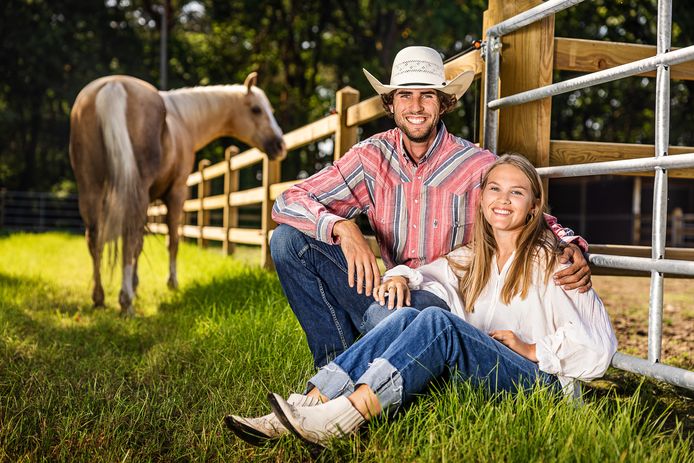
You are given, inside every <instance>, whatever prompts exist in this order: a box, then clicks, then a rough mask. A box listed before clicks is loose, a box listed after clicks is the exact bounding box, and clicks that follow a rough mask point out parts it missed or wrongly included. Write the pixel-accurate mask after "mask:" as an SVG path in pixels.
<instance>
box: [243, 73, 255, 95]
mask: <svg viewBox="0 0 694 463" xmlns="http://www.w3.org/2000/svg"><path fill="white" fill-rule="evenodd" d="M257 81H258V73H257V72H255V71H253V72H251V73H250V74H248V77H246V80H245V81H244V82H243V85H245V86H246V88H247V89H248V93H251V87H252V86H254V85H255V83H256V82H257Z"/></svg>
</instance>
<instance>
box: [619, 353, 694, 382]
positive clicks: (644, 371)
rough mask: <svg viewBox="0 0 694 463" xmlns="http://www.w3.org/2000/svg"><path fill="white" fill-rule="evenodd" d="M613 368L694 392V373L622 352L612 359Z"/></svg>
mask: <svg viewBox="0 0 694 463" xmlns="http://www.w3.org/2000/svg"><path fill="white" fill-rule="evenodd" d="M612 366H613V367H615V368H619V369H620V370H625V371H630V372H632V373H636V374H639V375H645V376H649V377H651V378H655V379H659V380H661V381H666V382H668V383H670V384H675V385H677V386H680V387H684V388H687V389H689V390H694V371H688V370H684V369H682V368H677V367H673V366H670V365H663V364H662V363H652V362H649V361H648V360H644V359H640V358H638V357H632V356H631V355H626V354H622V353H621V352H617V353H616V354H614V357H612Z"/></svg>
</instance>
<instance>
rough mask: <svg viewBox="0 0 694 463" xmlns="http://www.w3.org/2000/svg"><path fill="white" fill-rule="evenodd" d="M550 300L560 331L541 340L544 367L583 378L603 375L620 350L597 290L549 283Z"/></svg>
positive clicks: (539, 356)
mask: <svg viewBox="0 0 694 463" xmlns="http://www.w3.org/2000/svg"><path fill="white" fill-rule="evenodd" d="M546 302H547V304H548V307H547V308H548V309H549V310H551V311H552V319H553V322H554V327H555V328H556V331H554V333H553V334H550V335H547V336H545V337H543V338H541V339H540V340H538V341H537V345H536V355H537V359H538V363H539V365H538V366H539V368H540V370H542V371H545V372H547V373H550V374H556V375H560V376H565V377H569V378H576V379H580V380H583V381H590V380H591V379H594V378H599V377H600V376H602V375H603V374H604V373H605V371H606V370H607V368H608V367H609V366H610V362H611V361H612V356H613V355H614V353H615V352H616V351H617V339H616V337H615V334H614V330H613V329H612V324H611V323H610V319H609V317H608V315H607V311H606V310H605V307H604V305H603V303H602V301H601V300H600V298H599V297H598V295H597V293H596V292H595V291H594V290H592V289H591V290H590V291H588V292H585V293H579V292H578V291H577V290H572V291H566V290H564V289H563V288H562V287H561V286H559V285H554V284H552V283H549V285H548V300H547V301H546Z"/></svg>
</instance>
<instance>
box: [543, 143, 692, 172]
mask: <svg viewBox="0 0 694 463" xmlns="http://www.w3.org/2000/svg"><path fill="white" fill-rule="evenodd" d="M654 152H655V147H654V146H653V145H636V144H629V143H605V142H591V141H565V140H552V142H551V143H550V157H549V165H550V166H567V165H573V164H588V163H591V162H604V161H619V160H624V159H639V158H648V157H653V153H654ZM668 152H669V155H671V156H676V155H677V154H685V153H693V152H694V147H692V146H670V147H669V148H668ZM615 175H628V176H638V177H651V176H653V175H654V173H653V172H652V171H651V172H634V173H623V174H615ZM668 177H669V178H694V169H670V170H668Z"/></svg>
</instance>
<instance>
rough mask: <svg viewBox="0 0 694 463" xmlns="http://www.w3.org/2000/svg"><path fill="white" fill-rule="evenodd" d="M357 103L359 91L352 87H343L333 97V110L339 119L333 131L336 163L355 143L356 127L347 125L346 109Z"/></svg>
mask: <svg viewBox="0 0 694 463" xmlns="http://www.w3.org/2000/svg"><path fill="white" fill-rule="evenodd" d="M357 103H359V91H358V90H355V89H353V88H352V87H345V88H342V89H340V90H338V91H337V94H336V95H335V110H336V111H337V115H338V116H339V118H340V121H339V123H338V126H337V129H336V130H335V147H334V148H333V160H335V161H337V160H338V159H340V158H341V157H342V155H344V154H345V153H346V152H347V151H349V149H350V148H351V147H352V146H354V144H355V143H356V142H357V126H356V125H355V126H352V127H349V126H348V125H347V108H349V107H350V106H352V105H355V104H357Z"/></svg>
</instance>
